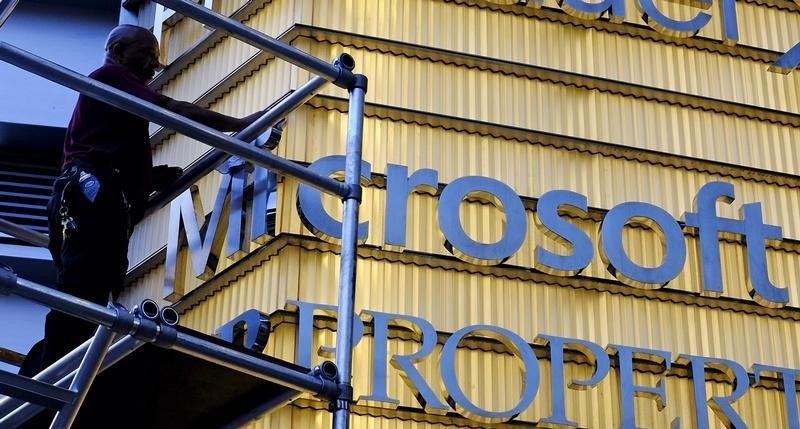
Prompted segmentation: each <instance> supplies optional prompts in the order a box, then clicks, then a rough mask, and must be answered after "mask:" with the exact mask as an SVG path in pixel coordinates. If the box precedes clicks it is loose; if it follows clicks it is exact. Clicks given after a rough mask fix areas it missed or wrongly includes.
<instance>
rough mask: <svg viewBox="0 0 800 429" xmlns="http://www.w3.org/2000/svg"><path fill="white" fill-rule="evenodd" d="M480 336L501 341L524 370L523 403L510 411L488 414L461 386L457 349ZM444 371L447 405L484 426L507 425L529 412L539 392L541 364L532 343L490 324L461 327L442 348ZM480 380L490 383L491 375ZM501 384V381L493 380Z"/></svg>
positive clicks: (481, 377) (442, 370)
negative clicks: (488, 380)
mask: <svg viewBox="0 0 800 429" xmlns="http://www.w3.org/2000/svg"><path fill="white" fill-rule="evenodd" d="M470 334H477V335H480V336H483V337H488V338H492V339H494V340H497V341H499V342H501V343H503V345H505V346H506V347H508V348H509V349H510V350H512V351H513V353H514V356H515V357H516V358H517V359H518V360H519V363H520V364H521V371H522V376H523V380H524V386H525V387H524V388H523V390H522V397H521V398H520V400H519V403H518V404H517V405H516V406H514V407H513V408H511V409H509V410H506V411H487V410H484V409H482V408H480V407H478V406H477V405H475V404H473V403H472V402H471V401H470V400H469V398H467V395H466V394H464V391H463V390H461V386H460V385H459V384H458V373H457V371H456V362H455V360H456V350H457V349H458V343H459V342H461V340H462V339H463V338H466V337H468V336H470ZM440 370H441V373H442V384H443V388H444V394H445V395H446V396H447V402H448V403H449V404H450V406H451V407H453V409H455V410H456V411H458V413H459V414H461V415H462V416H464V417H467V418H469V419H471V420H475V421H479V422H484V423H502V422H507V421H509V420H511V419H513V418H514V417H516V416H518V415H519V414H520V413H521V412H523V411H525V409H526V408H528V406H529V405H530V404H531V403H533V400H534V399H535V398H536V391H537V390H538V389H539V361H538V360H537V359H536V355H535V354H534V353H533V349H532V348H531V346H530V344H528V343H526V342H525V340H523V339H522V338H521V337H520V336H519V335H517V334H515V333H513V332H511V331H509V330H508V329H505V328H500V327H497V326H489V325H473V326H467V327H466V328H461V329H459V330H458V331H456V332H455V333H453V335H451V336H450V338H448V339H447V342H445V343H444V347H442V357H441V360H440ZM477 376H478V377H479V379H483V380H487V377H490V376H491V375H490V374H478V375H477ZM493 382H495V383H497V380H493Z"/></svg>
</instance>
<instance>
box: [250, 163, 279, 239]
mask: <svg viewBox="0 0 800 429" xmlns="http://www.w3.org/2000/svg"><path fill="white" fill-rule="evenodd" d="M277 189H278V176H277V175H276V174H275V173H273V172H271V171H269V170H267V169H266V168H264V167H258V166H257V167H256V169H255V171H254V172H253V218H252V219H251V222H252V224H251V228H250V241H252V242H254V243H256V244H264V243H266V242H267V240H268V239H269V236H270V235H273V234H274V233H275V231H274V229H273V230H270V228H269V216H268V214H269V213H270V212H272V213H273V215H274V214H275V207H276V206H277V192H276V191H277Z"/></svg>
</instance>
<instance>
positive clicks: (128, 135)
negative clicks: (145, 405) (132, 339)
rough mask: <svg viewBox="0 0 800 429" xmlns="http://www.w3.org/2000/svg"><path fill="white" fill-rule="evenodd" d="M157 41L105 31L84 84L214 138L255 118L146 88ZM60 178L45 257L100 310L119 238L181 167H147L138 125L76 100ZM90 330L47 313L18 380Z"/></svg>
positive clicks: (121, 270)
mask: <svg viewBox="0 0 800 429" xmlns="http://www.w3.org/2000/svg"><path fill="white" fill-rule="evenodd" d="M158 52H159V51H158V41H157V40H156V38H155V37H154V36H153V34H152V33H150V32H149V31H148V30H146V29H144V28H141V27H136V26H132V25H121V26H118V27H116V28H114V29H113V30H112V31H111V33H110V34H109V36H108V40H107V41H106V58H105V63H104V64H103V65H102V66H101V67H100V68H98V69H97V70H95V71H94V72H92V73H91V74H90V75H89V77H91V78H93V79H96V80H98V81H100V82H103V83H106V84H108V85H111V86H113V87H115V88H117V89H120V90H122V91H124V92H127V93H128V94H131V95H132V96H134V97H137V98H140V99H143V100H145V101H149V102H151V103H154V104H157V105H159V106H161V107H164V108H166V109H169V110H171V111H173V112H175V113H178V114H180V115H183V116H186V117H188V118H190V119H193V120H195V121H198V122H200V123H202V124H205V125H207V126H210V127H212V128H215V129H217V130H220V131H239V130H241V129H243V128H245V127H246V126H247V125H249V124H250V123H252V122H253V121H255V120H256V119H258V117H259V116H261V114H262V113H263V112H257V113H254V114H252V115H249V116H247V117H244V118H235V117H231V116H227V115H223V114H220V113H217V112H214V111H211V110H207V109H203V108H201V107H198V106H195V105H193V104H191V103H187V102H183V101H177V100H173V99H171V98H169V97H167V96H165V95H162V94H159V93H158V92H156V91H154V90H153V89H151V88H150V87H148V86H147V82H148V81H149V80H150V79H152V78H153V76H154V74H155V71H156V70H157V69H158V67H159V62H158V57H159V54H158ZM62 170H63V173H62V174H61V176H59V177H58V179H56V182H55V184H54V186H53V195H52V197H51V199H50V202H49V204H48V218H49V228H50V253H51V254H52V255H53V261H54V262H55V264H56V268H57V269H58V279H57V287H58V289H59V290H61V291H63V292H66V293H69V294H71V295H75V296H77V297H80V298H83V299H87V300H90V301H93V302H95V303H97V304H101V305H106V304H107V303H108V300H109V295H111V299H116V297H117V296H118V295H119V293H120V292H121V290H122V286H123V280H124V278H125V273H126V272H127V268H128V259H127V251H128V239H129V238H130V234H131V231H132V230H133V225H134V224H135V223H136V222H138V221H139V220H140V219H141V216H142V213H143V212H144V209H145V203H146V202H147V200H148V197H149V195H150V193H151V192H153V191H159V190H162V189H163V188H165V187H166V186H168V185H169V184H170V183H172V182H174V180H176V179H177V178H178V177H179V176H180V174H181V169H179V168H177V167H166V166H158V167H156V168H153V163H152V153H151V150H150V142H149V132H148V121H147V120H145V119H142V118H140V117H138V116H136V115H134V114H131V113H129V112H126V111H123V110H120V109H117V108H115V107H112V106H110V105H107V104H105V103H103V102H101V101H98V100H95V99H92V98H90V97H86V96H83V95H81V96H80V97H79V98H78V103H77V105H76V106H75V111H74V112H73V114H72V119H71V120H70V123H69V127H68V128H67V133H66V137H65V139H64V163H63V167H62ZM95 329H96V326H95V325H93V324H90V323H87V322H83V321H80V320H78V319H75V318H72V317H70V316H66V315H64V314H62V313H59V312H57V311H51V312H50V313H49V314H48V315H47V319H46V322H45V337H44V339H43V340H42V341H40V342H39V343H37V344H36V345H35V346H34V347H33V348H32V349H31V351H30V352H29V353H28V356H27V357H26V359H25V362H24V363H23V365H22V367H21V368H20V374H22V375H27V376H32V375H35V374H37V373H38V372H39V371H41V370H42V369H44V368H46V367H47V366H49V365H50V364H52V363H53V362H55V361H56V360H58V359H59V358H60V357H61V356H63V355H64V354H66V353H67V352H69V351H70V350H72V349H74V348H75V347H76V346H78V345H79V344H80V343H82V342H83V341H85V340H86V339H87V338H89V337H90V336H91V334H92V333H93V332H94V330H95Z"/></svg>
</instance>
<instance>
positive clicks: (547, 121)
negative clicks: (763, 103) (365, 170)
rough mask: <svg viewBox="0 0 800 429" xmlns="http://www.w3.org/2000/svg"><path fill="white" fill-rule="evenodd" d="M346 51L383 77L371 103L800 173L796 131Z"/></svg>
mask: <svg viewBox="0 0 800 429" xmlns="http://www.w3.org/2000/svg"><path fill="white" fill-rule="evenodd" d="M334 50H336V48H335V47H334V48H331V47H330V46H329V45H317V46H315V47H314V48H313V49H312V51H311V52H312V53H313V54H315V55H317V56H322V57H325V56H326V54H325V53H326V52H328V54H327V55H328V56H330V55H331V54H332V53H333V52H331V51H334ZM350 53H351V54H352V55H353V56H354V57H355V59H356V63H357V64H361V65H362V66H361V67H362V68H360V69H359V70H360V71H363V72H365V73H366V74H367V75H379V76H384V78H383V79H384V80H383V82H385V84H383V85H381V84H380V83H375V84H373V85H372V86H371V87H370V91H369V92H368V93H367V100H368V101H370V102H375V103H379V104H385V105H389V106H394V107H398V108H407V109H412V110H419V111H423V112H431V113H436V114H441V115H447V116H455V117H461V118H466V119H472V120H479V121H486V122H489V123H493V124H501V125H506V126H513V127H521V128H525V129H533V130H538V131H545V132H551V133H555V134H561V135H566V136H575V137H581V138H587V139H592V140H599V141H603V142H608V143H614V144H619V145H623V146H630V147H634V148H642V149H649V150H656V151H662V152H669V153H674V154H678V155H683V156H688V157H693V158H700V159H709V160H715V161H720V162H727V163H732V164H740V165H744V166H749V167H754V168H761V169H765V170H770V171H780V172H785V173H790V174H797V172H798V171H800V169H798V162H800V160H799V159H798V155H797V151H795V150H794V149H793V148H794V141H796V140H797V139H798V138H800V129H796V128H792V127H784V126H779V125H775V124H770V123H766V122H760V121H752V120H747V119H744V118H740V117H735V116H730V115H722V114H718V113H713V112H708V111H703V110H698V109H687V108H683V107H680V106H672V105H667V104H663V103H652V102H649V101H646V100H643V99H636V98H632V97H621V96H617V95H614V94H606V93H599V92H597V91H586V90H584V89H578V88H573V87H565V86H562V85H557V84H552V83H549V82H541V81H536V80H527V79H517V78H514V77H510V76H503V75H499V74H494V73H490V72H483V71H478V70H472V69H466V68H462V67H455V66H450V65H446V64H438V63H430V62H426V61H419V60H415V59H409V58H405V57H396V56H391V55H381V54H379V53H376V52H365V51H351V52H350ZM373 70H376V71H377V70H380V72H379V73H378V72H373ZM393 73H396V76H397V77H396V78H395V77H393ZM778 160H780V161H778Z"/></svg>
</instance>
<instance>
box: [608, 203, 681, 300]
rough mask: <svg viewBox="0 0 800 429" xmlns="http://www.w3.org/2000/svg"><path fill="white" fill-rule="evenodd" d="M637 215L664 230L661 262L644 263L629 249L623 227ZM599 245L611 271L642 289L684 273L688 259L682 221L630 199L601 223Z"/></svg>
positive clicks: (649, 225)
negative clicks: (636, 260) (632, 257)
mask: <svg viewBox="0 0 800 429" xmlns="http://www.w3.org/2000/svg"><path fill="white" fill-rule="evenodd" d="M633 218H640V219H644V220H643V221H641V222H640V223H641V224H643V225H645V226H647V227H648V228H650V229H653V230H655V229H656V228H658V229H659V230H661V234H659V239H660V240H661V245H662V246H663V247H664V259H663V261H662V262H661V265H659V266H657V267H654V268H646V267H642V266H639V265H637V264H636V263H635V262H633V261H632V260H631V259H630V258H629V257H628V255H627V254H626V253H625V248H624V247H623V246H622V231H623V228H624V227H625V225H626V224H627V223H628V221H630V220H631V219H633ZM599 247H600V257H601V258H602V259H603V262H604V263H605V264H606V268H607V269H608V271H609V272H610V273H611V274H612V275H613V276H614V277H616V278H617V279H619V280H620V281H621V282H622V283H625V284H627V285H629V286H633V287H637V288H641V289H658V288H660V287H663V286H664V285H666V284H667V283H669V282H670V281H671V280H673V279H674V278H675V277H677V276H678V274H680V273H681V270H683V265H684V263H685V262H686V241H685V240H684V238H683V231H681V227H680V225H679V224H678V222H677V221H676V220H675V219H673V218H672V216H671V215H670V214H669V213H667V212H666V211H665V210H664V209H662V208H660V207H656V206H654V205H652V204H647V203H641V202H627V203H622V204H620V205H618V206H615V207H614V208H612V209H611V210H609V211H608V214H607V215H606V217H605V219H603V222H602V223H601V224H600V245H599Z"/></svg>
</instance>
